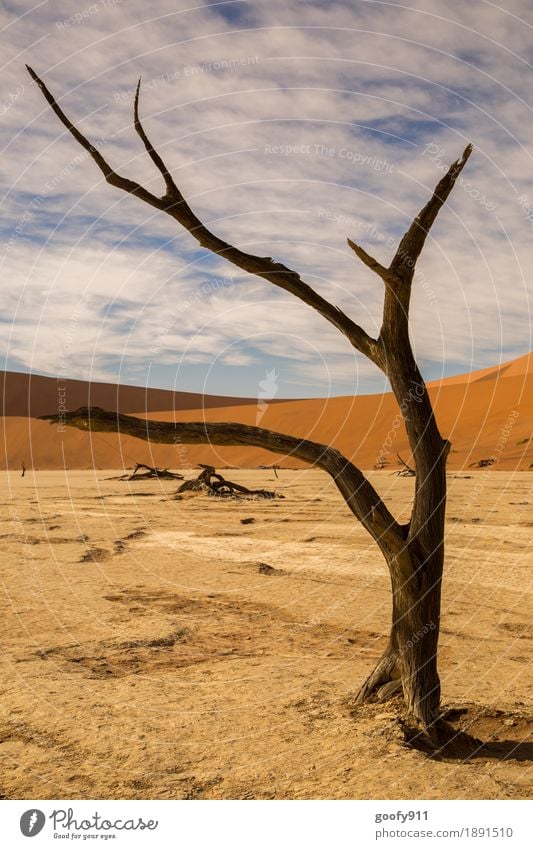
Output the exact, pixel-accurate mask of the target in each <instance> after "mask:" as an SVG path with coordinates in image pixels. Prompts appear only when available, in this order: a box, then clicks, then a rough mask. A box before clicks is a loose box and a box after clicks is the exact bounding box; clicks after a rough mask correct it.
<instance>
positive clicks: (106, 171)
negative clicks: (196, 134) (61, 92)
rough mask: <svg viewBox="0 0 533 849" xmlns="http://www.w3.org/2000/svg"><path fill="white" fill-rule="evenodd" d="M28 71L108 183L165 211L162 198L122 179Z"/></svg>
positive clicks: (43, 86) (131, 181)
mask: <svg viewBox="0 0 533 849" xmlns="http://www.w3.org/2000/svg"><path fill="white" fill-rule="evenodd" d="M26 68H27V69H28V73H29V75H30V77H31V78H32V80H34V82H35V83H37V85H38V86H39V88H40V89H41V91H42V93H43V95H44V98H45V100H47V102H48V103H49V104H50V106H51V108H52V110H53V112H54V113H55V114H56V115H57V117H58V118H59V120H60V121H61V123H62V124H63V125H64V126H65V127H66V128H67V130H68V131H69V132H70V133H71V134H72V135H73V136H74V138H75V139H76V141H77V142H78V144H80V145H81V146H82V147H83V148H84V149H85V150H86V151H87V153H89V154H90V156H91V158H92V159H93V160H94V162H96V164H97V165H98V168H99V169H100V171H101V172H102V174H103V175H104V177H105V179H106V181H107V182H108V183H109V184H110V185H112V186H115V187H116V188H118V189H122V190H123V191H124V192H128V193H129V194H132V195H135V196H136V197H138V198H140V199H141V200H143V201H145V202H146V203H149V204H150V205H151V206H155V207H157V208H158V209H164V204H163V203H162V202H161V200H160V198H158V197H156V196H155V195H153V194H151V192H149V191H147V189H145V188H143V186H141V185H140V184H139V183H136V182H135V181H134V180H128V179H127V178H126V177H121V176H120V174H117V173H116V171H114V170H113V168H112V167H111V165H110V164H109V162H107V160H106V159H105V158H104V157H103V156H102V154H101V153H100V151H99V150H98V148H96V147H95V146H94V145H93V144H92V143H91V142H90V141H89V140H88V139H87V138H86V137H85V136H84V135H83V134H82V133H80V131H79V130H78V129H77V127H75V126H74V124H73V123H72V121H71V120H70V118H68V117H67V115H65V113H64V112H63V110H62V109H61V107H60V106H59V104H58V103H57V101H56V99H55V98H54V96H53V94H52V93H51V92H50V91H49V89H48V88H47V87H46V86H45V84H44V83H43V81H42V80H41V79H40V78H39V77H38V76H37V74H36V73H35V71H34V70H33V69H32V68H30V66H29V65H26Z"/></svg>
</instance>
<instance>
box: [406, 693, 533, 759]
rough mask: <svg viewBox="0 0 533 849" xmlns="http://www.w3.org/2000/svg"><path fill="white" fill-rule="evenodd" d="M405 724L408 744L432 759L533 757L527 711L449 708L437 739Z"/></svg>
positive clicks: (532, 726)
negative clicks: (524, 712) (523, 712)
mask: <svg viewBox="0 0 533 849" xmlns="http://www.w3.org/2000/svg"><path fill="white" fill-rule="evenodd" d="M402 728H403V732H404V736H405V742H406V743H407V745H408V746H409V747H410V748H412V749H416V750H418V751H420V752H423V753H424V754H425V755H426V756H427V757H428V758H431V759H432V760H437V761H457V762H463V763H467V762H470V761H473V760H476V759H478V760H486V761H488V760H491V761H522V762H524V761H533V740H532V739H531V737H532V733H533V718H532V717H530V716H526V715H524V714H519V713H510V712H507V711H503V710H495V709H491V708H480V707H478V706H477V707H476V706H471V707H465V708H458V709H452V710H448V711H446V712H445V713H444V714H443V716H442V718H441V719H440V720H439V724H438V728H437V729H436V738H437V742H435V738H433V739H430V737H429V736H428V734H427V733H425V732H423V731H420V729H417V728H415V727H413V726H412V725H410V724H409V723H408V722H407V721H404V722H402ZM478 735H479V736H478ZM528 738H529V739H528Z"/></svg>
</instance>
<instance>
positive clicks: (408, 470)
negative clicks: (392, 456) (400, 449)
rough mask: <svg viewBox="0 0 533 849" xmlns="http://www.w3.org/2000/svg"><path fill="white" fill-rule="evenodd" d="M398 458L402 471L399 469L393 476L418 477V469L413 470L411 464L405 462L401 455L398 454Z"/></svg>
mask: <svg viewBox="0 0 533 849" xmlns="http://www.w3.org/2000/svg"><path fill="white" fill-rule="evenodd" d="M396 457H397V459H398V463H399V464H400V466H401V469H399V470H398V471H397V472H393V473H392V474H393V475H398V477H399V478H414V477H416V469H413V468H412V466H409V464H408V463H406V462H405V460H402V458H401V457H400V455H399V454H396Z"/></svg>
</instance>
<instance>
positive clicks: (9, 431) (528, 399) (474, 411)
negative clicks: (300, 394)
mask: <svg viewBox="0 0 533 849" xmlns="http://www.w3.org/2000/svg"><path fill="white" fill-rule="evenodd" d="M48 380H49V379H47V378H41V377H38V376H35V375H34V376H32V379H31V409H32V411H33V410H35V409H39V410H41V409H42V404H43V403H45V402H46V403H47V402H48V397H46V396H47V394H48V393H49V391H50V386H49V384H48V383H41V382H43V381H48ZM53 382H54V384H55V381H53ZM73 383H76V384H79V386H77V387H76V391H77V392H78V393H79V394H80V395H81V396H83V398H84V400H83V401H81V403H86V401H87V398H89V397H90V400H91V403H93V404H98V405H99V406H107V407H108V408H110V409H115V408H116V399H117V397H119V399H120V400H121V409H122V411H124V412H126V411H127V412H135V410H132V408H131V406H130V407H128V403H130V402H134V401H136V400H139V399H140V400H141V402H142V403H139V404H138V406H137V411H136V414H137V415H139V416H146V415H148V417H149V418H152V419H159V420H165V421H172V420H174V419H176V420H181V421H198V420H202V419H205V420H206V421H234V422H242V423H244V424H258V425H260V426H261V427H265V428H270V429H272V430H278V431H282V432H285V433H289V434H293V435H295V436H302V437H304V438H306V439H311V440H313V441H316V442H321V443H327V444H330V445H334V446H336V447H337V448H339V449H340V450H341V451H342V452H343V453H344V454H345V455H346V456H347V457H349V458H350V459H352V460H353V461H354V462H355V463H357V465H359V466H361V467H362V468H371V467H373V466H374V465H375V464H376V462H377V461H378V459H379V458H380V457H381V458H384V459H385V460H386V461H387V462H389V463H390V464H391V467H392V468H394V467H395V466H397V461H396V454H397V453H399V454H401V455H402V456H403V457H404V458H405V459H406V460H409V450H408V445H407V440H406V437H405V434H404V430H403V424H402V421H401V418H400V415H399V409H398V404H397V403H396V401H395V399H394V398H393V396H392V395H391V394H390V393H386V394H383V395H363V396H359V397H355V398H352V397H341V398H330V399H323V398H316V399H310V400H297V401H278V402H277V403H275V404H269V405H268V407H267V409H266V411H265V412H264V414H262V412H261V410H259V409H258V407H257V403H255V402H251V401H245V400H243V399H228V398H224V399H220V398H218V399H217V398H212V397H209V396H197V397H203V404H204V408H203V409H194V408H192V407H191V400H190V399H191V396H190V395H185V394H184V397H183V398H182V397H180V393H164V391H163V390H148V391H146V390H145V389H137V390H135V388H134V387H120V388H119V389H118V395H117V387H109V386H107V387H106V389H105V391H104V390H103V389H102V387H103V386H106V385H103V384H93V385H92V387H91V388H90V392H89V387H88V385H87V384H83V383H81V382H79V381H76V382H73ZM42 387H43V388H42ZM41 388H42V391H43V394H44V396H45V397H44V400H43V398H42V397H40V396H39V393H40V391H41ZM111 390H112V391H113V393H114V394H112V395H111V396H110V395H109V392H110V391H111ZM125 390H128V392H126V391H125ZM130 390H131V394H128V393H129V391H130ZM54 391H55V386H54ZM135 391H136V392H137V393H139V394H138V395H137V396H135V394H134V392H135ZM430 392H431V396H432V399H433V401H434V405H435V411H436V415H437V420H438V422H439V426H440V429H441V432H442V434H443V436H446V437H447V438H448V439H450V440H451V442H452V452H451V454H450V458H449V467H450V468H451V469H460V468H468V467H470V466H471V465H472V464H474V463H477V462H478V461H479V460H482V459H486V458H489V457H495V458H496V460H497V462H496V463H495V465H494V466H493V467H492V468H493V469H507V470H508V469H517V470H525V469H528V468H529V467H530V466H531V465H532V464H533V439H531V437H532V435H533V358H532V357H531V355H529V354H527V355H526V356H524V357H520V358H519V359H517V360H514V361H512V362H510V363H506V364H504V365H501V366H498V367H496V368H493V369H484V370H483V371H480V372H474V373H472V374H467V375H462V376H459V377H453V378H448V379H444V380H442V381H435V382H433V383H432V384H430ZM106 393H107V394H106ZM150 393H153V394H150ZM157 393H160V395H162V396H164V398H165V406H163V407H162V408H160V409H159V410H156V409H154V406H153V404H154V402H156V401H157V400H158V397H159V396H158V395H157ZM168 396H172V399H170V398H169V397H168ZM72 397H73V398H74V392H73V394H72ZM76 397H79V396H76ZM192 397H194V396H192ZM113 401H114V403H113ZM145 401H146V403H145ZM78 405H79V404H78V401H77V400H76V402H74V401H72V403H69V405H68V406H69V407H70V408H71V409H73V408H75V407H76V406H78ZM10 409H13V406H11V407H10ZM47 409H48V410H49V409H50V405H49V406H48V408H47ZM52 409H54V407H53V406H52ZM3 428H4V438H3V441H2V445H3V456H2V457H0V463H1V464H2V466H1V467H2V468H8V469H16V468H18V467H20V465H21V463H22V462H25V464H26V466H27V467H28V468H30V467H34V468H39V469H57V468H63V467H64V466H67V467H68V468H71V469H76V468H77V469H84V468H92V467H93V466H94V467H96V468H108V469H109V468H123V467H128V466H132V465H133V464H134V463H136V462H143V463H148V464H150V465H158V466H166V467H169V468H187V467H192V466H195V465H196V464H197V463H199V462H209V463H213V464H214V465H219V466H226V465H228V466H243V467H254V466H258V465H262V464H270V463H273V462H277V463H279V464H280V465H284V466H295V467H299V466H301V465H302V464H301V463H299V462H298V461H296V460H293V459H292V458H291V457H290V456H288V457H278V456H276V455H273V454H270V453H269V452H267V451H264V450H262V449H254V448H239V447H235V448H219V447H216V446H214V447H210V446H179V445H178V446H168V445H150V444H147V443H145V442H143V441H142V440H137V439H133V438H132V437H129V436H124V437H121V436H119V435H116V434H97V433H95V434H86V433H82V432H81V431H77V430H71V429H67V430H66V431H65V432H60V431H59V430H58V428H57V426H56V425H51V424H48V423H47V422H41V421H36V420H35V419H30V418H25V417H21V416H20V415H16V416H14V415H11V416H8V417H6V418H4V420H3Z"/></svg>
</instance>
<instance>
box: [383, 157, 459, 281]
mask: <svg viewBox="0 0 533 849" xmlns="http://www.w3.org/2000/svg"><path fill="white" fill-rule="evenodd" d="M472 150H473V148H472V145H471V144H469V145H467V146H466V147H465V149H464V151H463V155H462V156H461V158H460V159H458V160H457V161H456V162H453V163H452V164H451V165H450V167H449V169H448V171H447V173H446V174H445V175H444V177H443V178H442V180H440V181H439V183H438V184H437V187H436V189H435V191H434V192H433V195H432V197H431V198H430V200H429V201H428V202H427V203H426V205H425V206H424V208H423V209H422V210H421V211H420V212H419V213H418V215H417V216H416V218H415V219H414V221H413V223H412V224H411V226H410V227H409V229H408V231H407V232H406V234H405V235H404V237H403V238H402V240H401V242H400V244H399V246H398V250H397V251H396V254H395V255H394V258H393V260H392V262H391V264H390V269H391V271H393V272H394V273H395V274H397V275H398V276H399V277H402V278H404V279H405V278H407V279H409V280H411V279H412V277H413V272H414V267H415V264H416V261H417V259H418V257H419V256H420V252H421V251H422V248H423V247H424V242H425V241H426V238H427V235H428V233H429V230H430V228H431V225H432V224H433V222H434V221H435V219H436V217H437V215H438V213H439V210H440V209H441V207H442V206H443V205H444V204H445V203H446V200H447V198H448V195H449V194H450V192H451V190H452V189H453V187H454V185H455V181H456V180H457V178H458V176H459V174H460V173H461V171H462V170H463V168H464V166H465V165H466V163H467V162H468V159H469V157H470V154H471V153H472Z"/></svg>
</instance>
